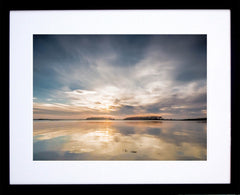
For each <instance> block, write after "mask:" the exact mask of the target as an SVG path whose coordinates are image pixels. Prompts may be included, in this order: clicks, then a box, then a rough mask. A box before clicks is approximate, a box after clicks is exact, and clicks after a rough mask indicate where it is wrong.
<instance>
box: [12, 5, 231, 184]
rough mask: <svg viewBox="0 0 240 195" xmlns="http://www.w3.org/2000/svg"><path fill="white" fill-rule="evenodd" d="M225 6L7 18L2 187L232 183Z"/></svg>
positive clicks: (23, 13)
mask: <svg viewBox="0 0 240 195" xmlns="http://www.w3.org/2000/svg"><path fill="white" fill-rule="evenodd" d="M230 35H231V34H230V10H227V9H226V10H224V9H223V10H81V11H77V10H75V11H74V10H72V11H70V10H69V11H50V10H49V11H10V184H12V185H14V184H230V182H231V181H230V170H231V167H230V149H231V128H230V126H231V109H230V108H231V101H230V100H231V95H230V93H231V84H230V81H231V49H230V47H231V45H230V43H231V36H230Z"/></svg>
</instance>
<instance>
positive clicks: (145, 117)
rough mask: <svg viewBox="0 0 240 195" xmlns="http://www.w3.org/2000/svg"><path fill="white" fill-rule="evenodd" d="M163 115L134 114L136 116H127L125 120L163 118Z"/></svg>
mask: <svg viewBox="0 0 240 195" xmlns="http://www.w3.org/2000/svg"><path fill="white" fill-rule="evenodd" d="M162 119H163V118H162V117H161V116H134V117H127V118H124V119H123V120H162Z"/></svg>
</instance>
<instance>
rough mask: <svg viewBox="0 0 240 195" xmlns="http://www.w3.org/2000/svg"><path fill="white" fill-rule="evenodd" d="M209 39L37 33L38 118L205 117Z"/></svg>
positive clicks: (35, 100)
mask: <svg viewBox="0 0 240 195" xmlns="http://www.w3.org/2000/svg"><path fill="white" fill-rule="evenodd" d="M206 47H207V39H206V35H34V36H33V117H34V119H39V118H41V119H42V118H45V119H84V118H88V117H98V116H99V117H103V116H105V117H113V118H115V119H122V118H125V117H129V116H145V115H151V116H152V115H157V116H162V117H163V118H198V117H206V112H207V111H206V109H207V108H206V106H207V94H206V87H207V78H206V72H207V61H206V60H207V59H206V57H207V56H206V55H207V52H206Z"/></svg>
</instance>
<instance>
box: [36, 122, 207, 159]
mask: <svg viewBox="0 0 240 195" xmlns="http://www.w3.org/2000/svg"><path fill="white" fill-rule="evenodd" d="M33 128H34V131H33V136H34V137H33V159H34V160H206V153H207V152H206V149H207V148H206V145H207V144H206V140H207V137H206V122H201V121H118V120H114V121H89V120H82V121H34V122H33Z"/></svg>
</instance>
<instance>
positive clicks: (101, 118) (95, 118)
mask: <svg viewBox="0 0 240 195" xmlns="http://www.w3.org/2000/svg"><path fill="white" fill-rule="evenodd" d="M86 120H115V119H114V118H110V117H89V118H86Z"/></svg>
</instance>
